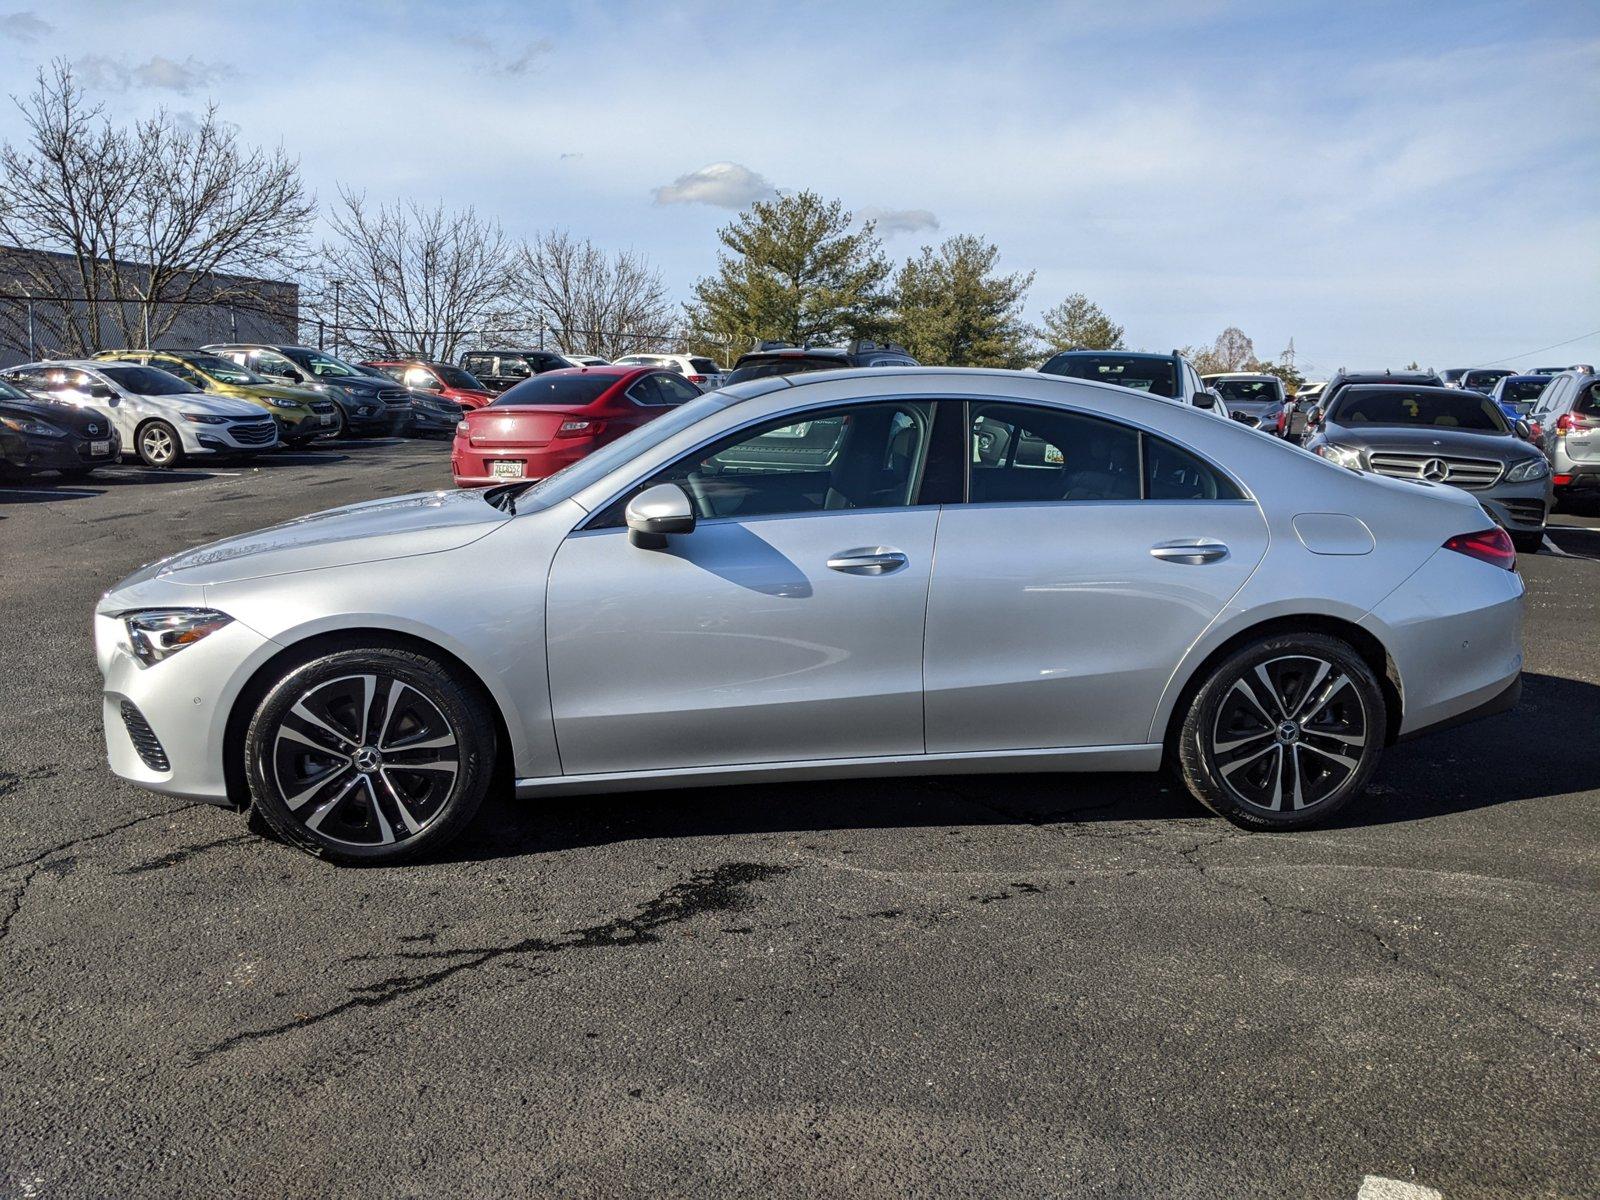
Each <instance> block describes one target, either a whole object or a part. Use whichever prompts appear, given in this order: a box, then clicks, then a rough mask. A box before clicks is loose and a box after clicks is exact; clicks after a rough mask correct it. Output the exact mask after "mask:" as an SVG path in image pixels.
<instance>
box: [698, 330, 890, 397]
mask: <svg viewBox="0 0 1600 1200" xmlns="http://www.w3.org/2000/svg"><path fill="white" fill-rule="evenodd" d="M917 365H918V363H917V360H916V359H914V358H912V357H911V352H910V351H909V350H907V349H906V348H905V347H904V346H898V345H896V344H895V343H894V342H874V341H871V340H869V339H867V338H857V339H856V340H855V341H853V342H850V343H849V344H847V345H844V346H796V345H794V344H793V343H792V342H762V343H761V345H759V346H758V347H756V348H755V349H754V350H752V351H751V352H750V353H749V354H745V355H741V356H740V358H739V361H738V362H736V363H734V364H733V370H732V371H731V372H729V373H728V376H727V378H726V379H724V380H723V381H722V385H723V386H724V387H727V386H728V385H729V384H730V383H743V382H744V381H745V380H747V379H764V378H766V377H767V376H769V375H799V374H800V373H801V372H803V371H837V370H840V369H841V368H843V367H915V366H917Z"/></svg>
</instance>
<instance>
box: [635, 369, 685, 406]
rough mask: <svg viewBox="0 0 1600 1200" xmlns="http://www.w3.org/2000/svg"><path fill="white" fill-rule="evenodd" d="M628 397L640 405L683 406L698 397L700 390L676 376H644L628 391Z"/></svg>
mask: <svg viewBox="0 0 1600 1200" xmlns="http://www.w3.org/2000/svg"><path fill="white" fill-rule="evenodd" d="M628 395H629V396H630V397H632V398H633V399H634V400H635V401H637V402H638V403H640V404H646V405H650V406H659V405H664V404H685V403H687V402H688V401H690V400H693V399H694V398H695V397H696V396H698V395H700V389H699V388H697V387H695V386H694V384H692V383H690V382H689V381H688V380H686V379H680V378H678V377H677V376H676V375H667V374H654V375H646V376H645V377H644V378H643V379H641V380H639V381H638V382H637V383H635V384H634V385H633V386H632V387H631V388H629V389H628Z"/></svg>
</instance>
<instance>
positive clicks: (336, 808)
mask: <svg viewBox="0 0 1600 1200" xmlns="http://www.w3.org/2000/svg"><path fill="white" fill-rule="evenodd" d="M391 702H392V703H393V707H392V708H391V707H390V705H391ZM303 713H310V714H311V716H310V718H309V719H308V718H307V717H305V716H303V715H301V714H303ZM363 714H364V716H363ZM363 719H364V720H365V722H366V730H365V731H363V729H362V721H363ZM396 722H398V724H396ZM374 727H376V729H377V736H376V737H373V736H372V729H373V728H374ZM494 729H495V725H494V718H493V715H492V714H491V712H490V710H489V705H488V702H487V700H486V699H485V698H484V697H483V695H482V694H481V692H480V691H479V690H478V688H477V687H476V686H475V685H474V684H473V683H471V682H470V681H467V680H464V679H462V678H461V677H460V676H459V674H458V673H457V672H456V671H455V670H453V669H452V668H450V667H448V666H446V665H445V664H443V663H441V662H439V661H437V660H436V659H433V658H431V657H429V656H428V655H426V654H421V653H417V652H415V651H411V650H402V649H398V648H395V647H387V646H375V647H370V648H365V649H360V648H357V649H346V650H335V651H332V652H330V653H327V654H323V655H320V656H319V657H317V658H314V659H312V660H311V661H310V662H306V663H303V664H301V665H298V666H295V667H292V668H291V669H289V670H288V671H287V672H286V673H285V674H284V676H283V677H282V678H281V679H279V680H278V681H277V682H276V683H275V684H273V686H272V687H271V689H270V690H269V691H268V692H267V693H266V695H265V697H263V698H262V700H261V702H260V704H259V705H258V707H257V708H256V711H255V713H254V714H253V715H252V716H251V719H250V724H249V727H248V729H247V730H246V732H245V737H244V746H243V752H244V755H245V762H244V767H245V777H246V779H247V780H248V781H249V787H250V796H251V799H252V801H253V803H254V806H255V809H256V811H257V812H259V813H260V814H261V817H262V819H263V820H265V821H266V823H267V824H268V826H270V827H271V829H272V830H273V831H274V832H275V833H276V834H277V835H278V836H279V837H281V838H282V839H283V840H284V841H286V842H288V843H289V844H290V845H293V846H297V847H299V848H300V849H302V850H305V851H306V852H308V853H310V854H315V855H319V856H321V857H323V858H327V859H330V860H331V861H333V862H340V863H394V862H400V861H403V860H405V859H409V858H415V857H417V856H419V855H422V854H425V853H428V852H431V851H433V850H436V849H438V848H439V847H441V846H443V845H445V844H446V843H447V842H449V841H450V840H451V839H453V838H454V837H455V836H456V835H457V834H459V833H460V832H461V831H462V830H463V829H464V828H466V826H467V825H468V824H469V823H471V821H472V818H473V817H474V816H475V815H476V814H477V811H478V807H479V805H481V804H482V803H483V798H484V795H485V793H486V792H487V791H488V789H489V784H490V780H491V777H492V776H493V774H494V766H495V733H494ZM452 756H453V757H452Z"/></svg>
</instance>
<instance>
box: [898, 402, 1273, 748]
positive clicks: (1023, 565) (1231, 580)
mask: <svg viewBox="0 0 1600 1200" xmlns="http://www.w3.org/2000/svg"><path fill="white" fill-rule="evenodd" d="M969 411H970V434H969V437H970V450H969V453H968V456H967V457H968V460H969V461H970V464H971V468H970V483H969V493H970V499H969V501H968V502H967V503H965V504H954V505H949V506H947V507H946V509H945V511H944V514H943V516H942V518H941V520H940V524H939V535H938V544H937V547H936V552H935V557H934V569H933V579H932V584H931V587H930V591H929V599H928V625H927V658H926V663H925V674H926V689H927V690H926V695H925V699H924V707H925V711H926V715H927V743H928V752H929V753H930V754H936V753H942V752H961V751H965V752H971V751H984V750H1020V749H1035V748H1047V747H1057V746H1061V747H1085V746H1127V745H1143V744H1147V743H1148V742H1149V740H1150V736H1151V734H1150V725H1151V721H1152V718H1153V716H1154V713H1155V709H1156V705H1157V703H1158V702H1159V700H1160V697H1161V694H1162V691H1163V690H1164V689H1165V687H1166V685H1167V681H1168V680H1169V679H1170V678H1171V676H1172V672H1173V670H1174V669H1175V668H1176V666H1177V664H1178V662H1179V660H1180V659H1181V658H1182V656H1183V654H1184V652H1185V651H1186V650H1187V649H1188V648H1189V646H1190V645H1192V644H1193V642H1194V641H1195V639H1196V638H1198V637H1199V636H1200V634H1201V632H1202V631H1203V630H1204V629H1205V627H1206V626H1207V625H1208V624H1210V622H1211V621H1212V620H1213V619H1214V618H1215V617H1216V616H1217V614H1218V613H1219V612H1220V611H1221V610H1222V608H1223V606H1224V605H1226V604H1227V603H1228V601H1229V600H1230V599H1231V598H1232V597H1233V596H1234V595H1235V594H1236V593H1237V592H1238V590H1239V589H1240V587H1242V586H1243V584H1244V581H1245V580H1246V579H1247V578H1248V577H1249V575H1250V573H1251V571H1252V570H1254V568H1255V566H1256V564H1257V563H1258V562H1259V561H1260V560H1261V557H1262V555H1263V554H1264V553H1265V552H1266V546H1267V530H1266V523H1265V521H1264V520H1263V518H1262V516H1261V513H1260V511H1259V510H1258V509H1257V507H1256V505H1255V504H1254V503H1253V502H1252V501H1250V500H1247V499H1245V498H1244V497H1243V493H1242V491H1241V490H1240V489H1239V488H1238V487H1237V485H1235V484H1234V483H1233V482H1232V481H1231V480H1229V479H1228V478H1227V476H1226V475H1225V474H1223V473H1222V472H1221V471H1219V470H1217V469H1216V468H1215V467H1213V466H1212V465H1210V464H1208V463H1206V462H1204V461H1202V460H1201V459H1200V458H1198V457H1197V456H1195V455H1194V454H1192V453H1189V452H1188V451H1185V450H1183V449H1182V448H1181V447H1179V446H1177V445H1175V444H1173V443H1171V442H1168V441H1166V440H1164V439H1161V438H1156V437H1153V436H1151V435H1147V434H1142V433H1140V432H1139V431H1138V430H1135V429H1133V428H1131V427H1128V426H1125V425H1121V424H1120V423H1117V422H1113V421H1108V420H1104V419H1101V418H1098V417H1090V416H1087V415H1082V414H1073V413H1068V412H1065V411H1064V410H1060V409H1053V408H1044V407H1040V406H1031V405H1019V404H1005V403H981V404H980V403H973V404H972V405H970V406H969Z"/></svg>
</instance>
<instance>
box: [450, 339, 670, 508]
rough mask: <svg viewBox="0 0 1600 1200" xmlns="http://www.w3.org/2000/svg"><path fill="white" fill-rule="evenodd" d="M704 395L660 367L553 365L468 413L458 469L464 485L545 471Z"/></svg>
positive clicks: (461, 428)
mask: <svg viewBox="0 0 1600 1200" xmlns="http://www.w3.org/2000/svg"><path fill="white" fill-rule="evenodd" d="M699 395H700V389H699V388H697V387H695V386H694V384H692V383H689V382H688V381H687V380H685V379H684V378H683V377H682V376H681V375H677V374H675V373H673V372H671V371H662V370H659V369H656V368H653V367H637V366H635V367H619V366H604V367H574V368H572V369H571V370H567V371H546V372H545V373H544V374H542V375H535V376H533V377H532V378H530V379H524V380H523V381H522V382H521V383H519V384H517V385H516V386H515V387H512V388H509V389H508V390H506V391H504V392H502V393H501V394H500V395H498V396H496V397H495V398H494V400H493V401H492V402H491V403H490V404H488V405H487V406H486V407H483V408H479V409H475V410H473V411H471V412H468V413H465V414H463V417H462V420H461V423H460V424H459V425H457V426H456V440H455V444H454V445H453V446H452V447H451V450H450V469H451V471H452V472H453V473H454V474H455V477H456V486H458V487H486V486H488V485H489V484H492V483H504V482H506V481H507V480H515V479H543V478H544V477H545V476H546V475H553V474H555V473H556V472H557V471H559V470H560V469H561V468H562V467H565V466H567V465H568V464H570V463H575V462H577V461H578V460H579V459H580V458H582V457H583V456H584V455H586V454H589V453H590V452H591V451H594V450H597V449H599V448H600V447H601V446H604V445H605V444H606V443H607V442H614V441H616V440H617V439H618V438H619V437H621V436H622V435H623V434H625V433H627V432H628V431H629V430H630V429H637V428H638V427H639V426H641V425H644V424H647V423H648V422H650V421H653V420H655V419H656V418H657V417H659V416H660V415H661V414H662V413H664V412H667V411H668V410H669V409H671V408H674V407H676V406H677V405H679V404H683V403H685V402H687V401H689V400H694V399H696V398H698V397H699Z"/></svg>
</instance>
